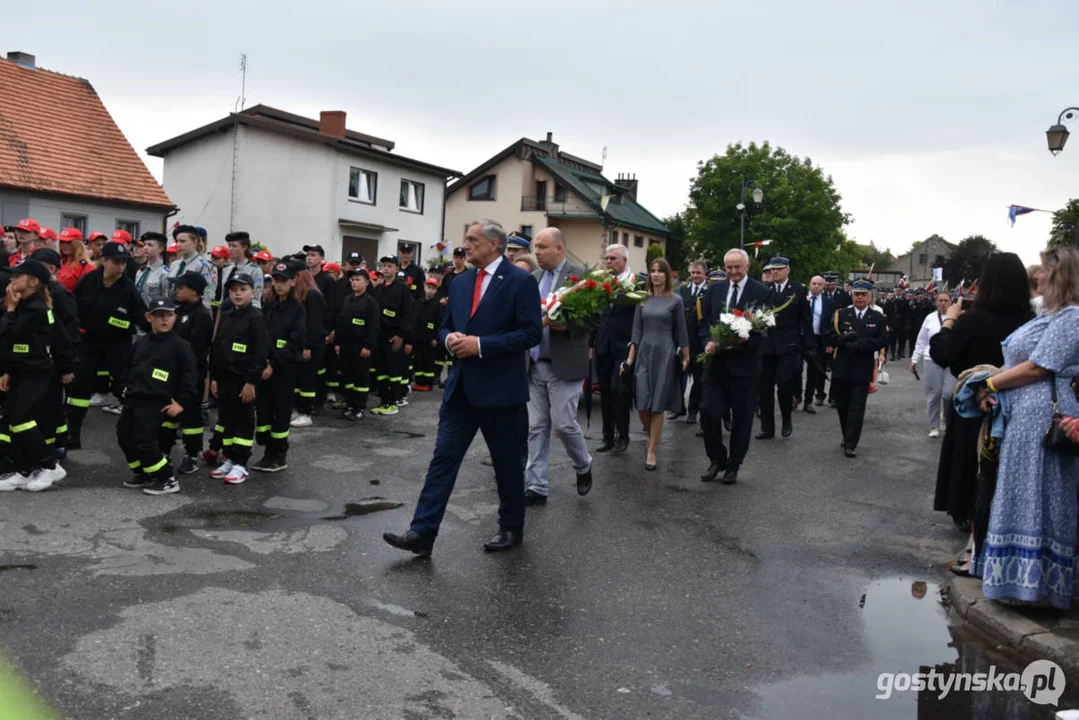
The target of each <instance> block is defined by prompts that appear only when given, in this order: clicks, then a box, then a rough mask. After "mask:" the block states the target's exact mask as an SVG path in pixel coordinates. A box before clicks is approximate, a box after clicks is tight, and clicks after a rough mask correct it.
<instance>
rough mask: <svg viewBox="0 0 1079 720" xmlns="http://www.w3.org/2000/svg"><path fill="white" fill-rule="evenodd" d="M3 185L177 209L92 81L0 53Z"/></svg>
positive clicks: (0, 175)
mask: <svg viewBox="0 0 1079 720" xmlns="http://www.w3.org/2000/svg"><path fill="white" fill-rule="evenodd" d="M0 98H4V102H3V103H2V104H0V186H8V187H16V188H21V189H25V190H31V191H36V192H50V193H61V194H64V195H77V196H81V197H88V198H94V199H100V200H107V201H113V202H119V203H134V204H139V205H151V206H156V207H165V208H171V207H173V203H172V201H171V200H169V198H168V196H167V195H166V194H165V191H164V190H162V189H161V186H160V185H159V184H158V182H157V180H155V179H154V176H153V175H151V174H150V171H149V170H148V169H147V168H146V165H145V164H144V163H143V162H142V159H140V158H139V156H138V155H137V154H136V153H135V150H134V148H132V147H131V144H130V143H128V141H127V138H126V137H124V134H123V133H122V132H121V131H120V128H118V127H117V126H116V123H115V122H114V121H113V119H112V116H111V115H109V111H108V110H106V109H105V105H104V104H103V103H102V102H101V98H99V97H98V95H97V92H96V91H95V90H94V88H93V87H92V86H91V85H90V83H89V82H87V81H86V80H83V79H81V78H76V77H71V76H69V75H61V74H60V73H55V72H52V71H50V70H42V69H40V68H38V69H34V70H31V69H28V68H24V67H20V66H19V65H16V64H15V63H14V62H12V61H9V60H3V59H0Z"/></svg>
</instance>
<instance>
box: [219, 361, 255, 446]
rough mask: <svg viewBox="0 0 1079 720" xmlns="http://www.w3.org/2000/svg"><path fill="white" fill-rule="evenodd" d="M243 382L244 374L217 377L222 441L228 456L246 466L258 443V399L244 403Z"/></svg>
mask: <svg viewBox="0 0 1079 720" xmlns="http://www.w3.org/2000/svg"><path fill="white" fill-rule="evenodd" d="M243 386H244V383H243V378H229V379H227V380H222V379H220V378H218V380H217V424H218V425H220V426H221V445H222V447H223V448H224V450H225V454H226V455H227V456H228V459H229V460H231V461H233V462H234V463H236V464H237V465H244V466H246V465H247V461H248V460H250V459H251V448H252V447H253V446H254V444H255V441H254V440H255V403H247V404H244V402H243V401H242V400H241V399H240V391H241V390H242V389H243ZM256 397H257V394H256ZM215 429H216V428H215Z"/></svg>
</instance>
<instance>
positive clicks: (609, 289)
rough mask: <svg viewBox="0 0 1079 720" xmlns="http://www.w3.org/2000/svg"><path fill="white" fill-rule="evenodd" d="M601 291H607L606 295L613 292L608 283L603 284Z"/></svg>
mask: <svg viewBox="0 0 1079 720" xmlns="http://www.w3.org/2000/svg"><path fill="white" fill-rule="evenodd" d="M603 289H604V290H606V291H607V294H608V295H610V294H611V293H613V292H614V288H612V287H611V284H610V283H603Z"/></svg>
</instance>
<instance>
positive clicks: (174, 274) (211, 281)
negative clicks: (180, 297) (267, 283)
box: [169, 253, 262, 307]
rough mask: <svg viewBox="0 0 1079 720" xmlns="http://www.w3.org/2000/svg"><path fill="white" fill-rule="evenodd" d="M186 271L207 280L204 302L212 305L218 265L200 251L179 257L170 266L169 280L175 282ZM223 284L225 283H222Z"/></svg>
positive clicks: (173, 297) (215, 289)
mask: <svg viewBox="0 0 1079 720" xmlns="http://www.w3.org/2000/svg"><path fill="white" fill-rule="evenodd" d="M186 272H197V273H198V274H199V275H202V277H203V278H204V279H205V280H206V291H205V292H204V293H203V294H202V304H203V305H205V306H206V307H210V306H211V303H212V302H213V300H214V297H215V296H214V293H215V292H216V291H217V281H218V274H217V266H216V265H214V264H213V263H212V262H210V261H209V260H207V259H206V258H204V257H203V256H201V255H199V254H198V253H194V254H192V255H191V257H187V258H182V257H178V258H176V260H175V261H173V263H172V265H170V266H169V282H170V283H175V282H176V279H177V278H179V277H180V276H181V275H183V274H184V273H186ZM259 273H260V275H261V273H262V271H261V270H260V271H259ZM223 285H224V283H222V286H223ZM172 299H173V300H175V299H176V290H175V288H173V290H172Z"/></svg>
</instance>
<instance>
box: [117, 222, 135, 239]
mask: <svg viewBox="0 0 1079 720" xmlns="http://www.w3.org/2000/svg"><path fill="white" fill-rule="evenodd" d="M116 229H117V230H127V232H128V234H129V235H131V238H132V239H136V238H138V236H139V223H138V221H137V220H117V221H116Z"/></svg>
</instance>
